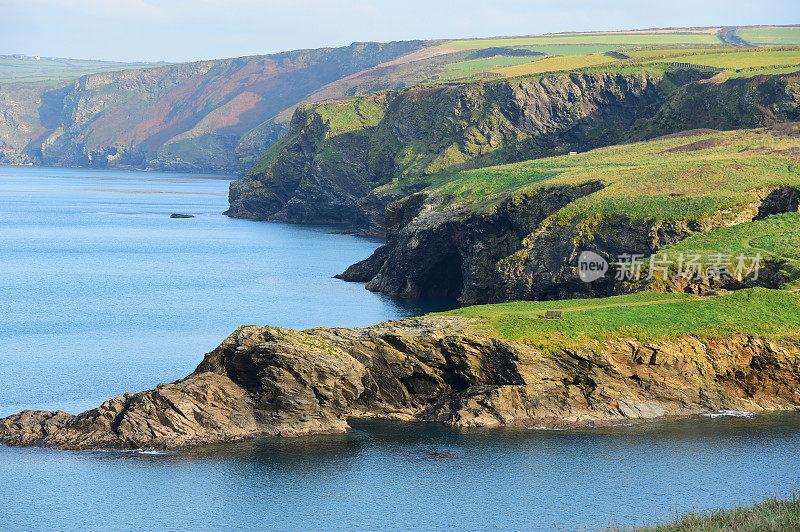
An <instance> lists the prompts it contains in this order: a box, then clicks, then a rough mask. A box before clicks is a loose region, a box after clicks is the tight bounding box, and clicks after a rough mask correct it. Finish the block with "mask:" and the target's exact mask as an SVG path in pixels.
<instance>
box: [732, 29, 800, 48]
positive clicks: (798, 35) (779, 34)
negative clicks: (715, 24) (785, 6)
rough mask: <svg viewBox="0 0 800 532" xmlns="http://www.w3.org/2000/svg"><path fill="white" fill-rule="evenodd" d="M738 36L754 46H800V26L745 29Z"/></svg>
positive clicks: (738, 32)
mask: <svg viewBox="0 0 800 532" xmlns="http://www.w3.org/2000/svg"><path fill="white" fill-rule="evenodd" d="M736 34H737V35H738V36H739V37H741V38H742V39H744V40H745V41H749V42H751V43H753V44H800V26H791V27H774V26H773V27H767V28H743V29H740V30H739V31H737V32H736Z"/></svg>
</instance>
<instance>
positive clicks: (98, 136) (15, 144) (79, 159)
mask: <svg viewBox="0 0 800 532" xmlns="http://www.w3.org/2000/svg"><path fill="white" fill-rule="evenodd" d="M423 45H424V43H423V42H422V41H404V42H392V43H385V44H382V43H354V44H352V45H350V46H347V47H343V48H322V49H317V50H297V51H292V52H284V53H280V54H274V55H264V56H251V57H240V58H235V59H220V60H211V61H200V62H196V63H185V64H175V65H168V66H160V67H156V68H146V69H137V70H124V71H120V72H109V73H99V74H90V75H86V76H83V77H81V78H79V79H77V80H75V81H73V82H67V83H62V84H61V85H58V86H55V87H52V86H42V85H37V84H4V85H2V86H0V164H42V165H54V166H62V165H66V166H93V167H114V166H130V167H135V168H148V169H166V170H183V171H202V172H211V171H217V172H238V171H240V170H241V169H242V168H245V167H247V166H250V165H251V164H252V163H253V161H254V160H255V159H256V158H257V157H258V156H259V155H260V154H261V153H262V152H263V151H264V150H265V149H266V148H267V147H268V146H269V145H270V144H271V143H272V142H274V141H275V140H276V139H277V138H278V137H279V136H280V135H281V134H282V133H283V132H284V131H285V128H286V123H285V122H283V121H276V120H274V118H275V117H276V116H277V115H278V114H279V113H281V112H283V111H285V110H286V109H287V108H292V107H293V106H294V105H296V104H297V103H299V102H301V101H303V100H304V99H305V98H307V97H308V96H309V95H311V94H313V93H314V92H315V91H318V90H319V89H321V88H322V87H324V86H326V85H328V84H330V83H332V82H335V81H337V80H340V79H342V78H345V77H347V76H350V75H352V74H355V73H358V72H361V71H363V70H364V69H369V68H371V67H374V66H376V65H378V64H381V63H384V62H387V61H391V60H393V59H396V58H397V57H399V56H401V55H404V54H407V53H409V52H413V51H414V50H418V49H420V48H421V47H423ZM396 83H397V85H395V86H403V80H397V81H396ZM333 94H334V95H340V96H342V95H343V94H337V93H336V91H335V90H334V91H333Z"/></svg>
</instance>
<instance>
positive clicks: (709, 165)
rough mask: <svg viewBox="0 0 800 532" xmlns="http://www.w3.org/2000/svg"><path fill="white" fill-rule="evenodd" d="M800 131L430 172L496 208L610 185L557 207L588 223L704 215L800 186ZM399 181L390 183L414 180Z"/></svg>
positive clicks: (459, 201)
mask: <svg viewBox="0 0 800 532" xmlns="http://www.w3.org/2000/svg"><path fill="white" fill-rule="evenodd" d="M798 155H800V136H796V135H793V134H789V135H786V134H784V133H782V132H780V131H775V130H771V129H757V130H739V131H728V132H715V133H707V134H698V135H694V136H679V137H677V138H666V139H660V140H653V141H648V142H639V143H634V144H626V145H618V146H611V147H608V148H598V149H595V150H592V151H589V152H585V153H579V154H576V155H562V156H557V157H548V158H544V159H535V160H530V161H525V162H520V163H512V164H506V165H500V166H491V167H487V168H481V169H476V170H465V171H460V172H443V173H440V174H437V175H434V176H430V177H426V178H425V179H427V180H428V181H429V184H428V187H427V189H426V190H427V191H429V192H431V193H434V194H438V195H441V196H442V197H444V198H447V199H448V204H450V205H457V206H468V207H470V208H472V209H474V210H487V209H491V208H492V207H493V206H494V205H497V204H498V203H500V202H502V201H504V200H505V199H507V198H508V197H509V196H511V195H516V194H520V193H525V192H530V191H533V190H535V189H537V188H540V187H544V186H547V187H552V186H558V185H577V184H581V183H585V182H588V181H600V182H602V183H603V184H604V185H605V188H604V189H603V190H601V191H600V192H597V193H595V194H592V195H590V196H587V197H585V198H582V199H580V200H578V201H576V202H574V203H572V204H570V205H569V206H567V207H565V208H564V209H562V210H561V211H559V212H558V213H557V214H556V215H555V216H556V217H558V218H559V219H563V220H572V219H581V220H584V223H592V222H595V223H596V222H597V221H598V220H599V219H602V218H612V217H615V216H625V217H628V218H632V219H646V220H658V221H674V220H702V219H704V218H707V217H709V216H712V215H714V214H716V213H719V212H721V211H724V210H725V209H728V210H730V215H731V216H735V213H736V209H737V208H739V207H742V206H744V205H747V204H749V203H751V202H753V201H754V200H755V197H756V196H755V194H756V191H757V190H758V189H763V188H767V187H777V186H800V165H798V164H797V157H798ZM410 184H411V183H403V182H402V181H398V182H396V183H392V184H390V185H387V187H399V186H409V185H410Z"/></svg>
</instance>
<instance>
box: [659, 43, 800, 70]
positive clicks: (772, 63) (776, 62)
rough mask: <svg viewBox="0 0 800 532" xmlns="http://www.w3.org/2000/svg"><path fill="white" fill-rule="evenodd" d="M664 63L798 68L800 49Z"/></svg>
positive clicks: (700, 56)
mask: <svg viewBox="0 0 800 532" xmlns="http://www.w3.org/2000/svg"><path fill="white" fill-rule="evenodd" d="M660 61H665V62H680V63H691V64H694V65H707V66H712V67H717V68H724V69H729V70H733V69H751V68H752V69H762V70H763V69H768V68H776V67H785V66H800V48H797V49H794V50H750V51H727V52H721V53H713V54H708V53H700V54H696V55H686V56H685V57H680V58H669V59H661V60H660Z"/></svg>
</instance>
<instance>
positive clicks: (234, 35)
mask: <svg viewBox="0 0 800 532" xmlns="http://www.w3.org/2000/svg"><path fill="white" fill-rule="evenodd" d="M793 23H800V2H799V1H798V0H765V1H756V0H727V1H719V0H669V1H664V0H661V1H658V2H652V3H651V2H646V1H642V0H604V1H588V0H544V1H527V2H526V1H521V0H510V1H488V0H487V1H475V0H462V1H459V2H442V1H436V0H392V1H382V0H362V1H357V0H295V1H291V0H284V1H275V0H193V1H190V0H161V1H157V0H0V54H8V53H23V54H27V55H42V56H58V57H76V58H87V59H88V58H91V59H116V60H126V61H130V60H150V61H157V60H167V61H186V60H195V59H209V58H218V57H235V56H241V55H251V54H263V53H271V52H278V51H283V50H291V49H295V48H317V47H321V46H341V45H345V44H349V43H351V42H353V41H390V40H405V39H433V38H451V37H486V36H493V35H525V34H532V33H545V32H558V31H588V30H614V29H633V28H651V27H672V26H716V25H746V24H793Z"/></svg>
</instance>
